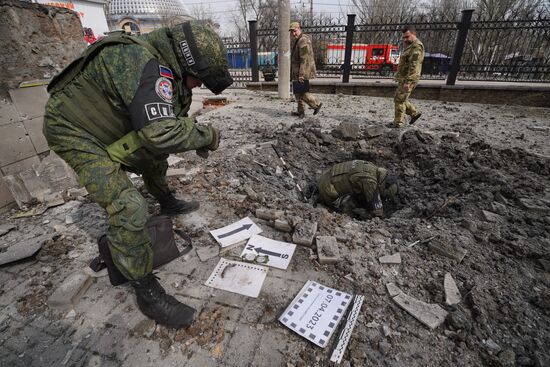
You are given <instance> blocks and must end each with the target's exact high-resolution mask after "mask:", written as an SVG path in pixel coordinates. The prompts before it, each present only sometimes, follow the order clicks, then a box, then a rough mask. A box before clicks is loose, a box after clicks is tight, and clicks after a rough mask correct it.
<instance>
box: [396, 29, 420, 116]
mask: <svg viewBox="0 0 550 367" xmlns="http://www.w3.org/2000/svg"><path fill="white" fill-rule="evenodd" d="M403 42H404V43H405V45H407V48H406V49H405V51H403V53H402V54H401V56H400V57H399V66H398V67H397V73H396V74H395V80H396V81H397V83H398V85H397V90H396V91H395V96H394V102H395V117H394V120H393V124H390V127H401V126H402V125H403V119H404V117H405V113H406V114H407V115H409V116H411V119H410V121H409V124H413V123H414V122H415V121H416V120H418V119H419V118H420V116H421V115H422V113H421V112H420V111H418V110H417V109H416V108H415V107H414V106H413V105H412V103H411V102H410V101H409V96H410V95H411V93H412V91H413V90H414V88H416V85H417V84H418V80H419V79H420V73H421V71H422V61H424V45H423V44H422V42H420V40H419V39H418V38H416V29H415V28H414V26H411V25H408V26H405V28H403Z"/></svg>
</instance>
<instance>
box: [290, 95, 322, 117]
mask: <svg viewBox="0 0 550 367" xmlns="http://www.w3.org/2000/svg"><path fill="white" fill-rule="evenodd" d="M294 98H296V102H298V113H303V112H305V105H304V102H305V103H306V104H307V105H308V106H309V107H310V108H313V109H315V108H317V107H319V102H318V101H317V99H316V98H315V96H313V94H311V93H309V92H306V93H301V94H295V95H294Z"/></svg>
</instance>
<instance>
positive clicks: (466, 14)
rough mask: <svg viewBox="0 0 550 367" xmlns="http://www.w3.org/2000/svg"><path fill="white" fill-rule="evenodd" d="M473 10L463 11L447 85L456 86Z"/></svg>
mask: <svg viewBox="0 0 550 367" xmlns="http://www.w3.org/2000/svg"><path fill="white" fill-rule="evenodd" d="M473 12H474V10H473V9H465V10H462V18H461V19H460V25H459V26H458V34H457V36H456V42H455V49H454V51H453V58H452V59H451V69H450V70H449V74H448V75H447V82H446V84H447V85H455V82H456V77H457V75H458V72H459V71H460V62H461V61H462V53H463V52H464V46H465V45H466V37H467V36H468V30H469V29H470V24H471V22H472V13H473Z"/></svg>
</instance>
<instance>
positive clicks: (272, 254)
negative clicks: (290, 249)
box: [254, 247, 282, 257]
mask: <svg viewBox="0 0 550 367" xmlns="http://www.w3.org/2000/svg"><path fill="white" fill-rule="evenodd" d="M254 251H256V252H257V253H259V254H265V255H271V256H277V257H281V255H282V254H278V253H276V252H273V251H268V250H264V249H262V248H261V247H256V248H255V249H254Z"/></svg>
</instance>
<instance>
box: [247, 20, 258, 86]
mask: <svg viewBox="0 0 550 367" xmlns="http://www.w3.org/2000/svg"><path fill="white" fill-rule="evenodd" d="M248 25H249V27H248V28H249V31H250V54H251V55H250V56H251V58H252V60H251V63H252V65H250V66H251V67H252V81H253V82H259V81H260V73H259V70H258V38H257V33H256V21H255V20H249V21H248Z"/></svg>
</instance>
